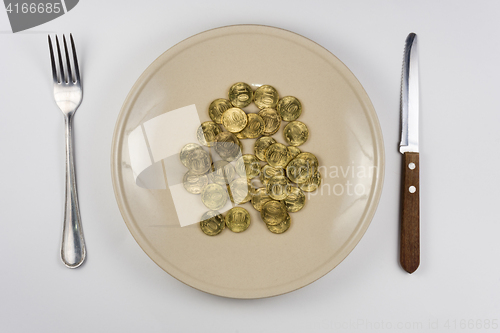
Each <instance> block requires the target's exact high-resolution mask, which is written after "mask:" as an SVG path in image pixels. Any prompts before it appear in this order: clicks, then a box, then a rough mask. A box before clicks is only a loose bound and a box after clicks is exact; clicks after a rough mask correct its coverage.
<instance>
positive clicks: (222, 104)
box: [208, 98, 233, 124]
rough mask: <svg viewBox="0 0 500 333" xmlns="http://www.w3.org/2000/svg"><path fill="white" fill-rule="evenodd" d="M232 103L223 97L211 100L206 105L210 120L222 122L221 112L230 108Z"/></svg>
mask: <svg viewBox="0 0 500 333" xmlns="http://www.w3.org/2000/svg"><path fill="white" fill-rule="evenodd" d="M232 107H233V105H232V104H231V102H230V101H228V100H227V99H225V98H218V99H216V100H215V101H213V102H212V103H211V104H210V106H209V107H208V115H209V116H210V119H212V121H214V122H216V123H217V124H222V114H223V113H224V112H225V111H226V110H227V109H230V108H232Z"/></svg>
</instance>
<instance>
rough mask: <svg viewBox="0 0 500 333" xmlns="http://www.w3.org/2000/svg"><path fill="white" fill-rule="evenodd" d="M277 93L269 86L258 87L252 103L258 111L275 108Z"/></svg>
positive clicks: (277, 98)
mask: <svg viewBox="0 0 500 333" xmlns="http://www.w3.org/2000/svg"><path fill="white" fill-rule="evenodd" d="M279 98H280V97H279V96H278V92H277V91H276V89H274V87H272V86H269V85H263V86H260V87H259V88H257V89H256V90H255V93H254V97H253V99H254V102H255V105H257V107H258V108H259V109H261V110H262V109H266V108H275V107H276V105H277V104H278V100H279Z"/></svg>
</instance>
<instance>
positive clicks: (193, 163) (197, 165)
mask: <svg viewBox="0 0 500 333" xmlns="http://www.w3.org/2000/svg"><path fill="white" fill-rule="evenodd" d="M187 164H188V166H187V167H188V169H189V170H191V171H192V172H193V173H197V174H200V175H201V174H204V173H207V172H208V171H209V170H210V168H211V166H212V158H211V157H210V154H209V153H208V152H207V151H206V150H204V149H195V150H193V151H192V152H191V153H190V154H189V155H188V160H187Z"/></svg>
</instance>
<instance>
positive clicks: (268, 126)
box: [258, 108, 281, 135]
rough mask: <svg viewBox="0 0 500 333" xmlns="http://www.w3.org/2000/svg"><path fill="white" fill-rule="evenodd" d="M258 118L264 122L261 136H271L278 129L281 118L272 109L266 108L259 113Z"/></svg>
mask: <svg viewBox="0 0 500 333" xmlns="http://www.w3.org/2000/svg"><path fill="white" fill-rule="evenodd" d="M258 114H259V116H261V117H262V119H263V120H264V133H262V134H263V135H273V134H275V133H276V132H278V130H279V129H280V126H281V116H280V115H279V113H278V112H277V111H276V110H275V109H272V108H266V109H264V110H260V111H259V113H258Z"/></svg>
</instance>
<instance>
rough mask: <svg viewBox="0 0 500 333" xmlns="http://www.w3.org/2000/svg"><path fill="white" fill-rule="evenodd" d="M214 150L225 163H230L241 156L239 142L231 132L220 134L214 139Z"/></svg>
mask: <svg viewBox="0 0 500 333" xmlns="http://www.w3.org/2000/svg"><path fill="white" fill-rule="evenodd" d="M214 148H215V151H216V152H217V154H219V156H220V157H221V158H222V159H223V160H225V161H229V162H231V161H232V160H234V159H235V158H237V157H238V156H240V155H241V143H240V140H238V138H237V137H236V136H235V135H234V134H233V133H231V132H220V133H219V134H218V135H217V136H216V137H215V143H214Z"/></svg>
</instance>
